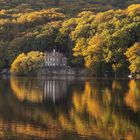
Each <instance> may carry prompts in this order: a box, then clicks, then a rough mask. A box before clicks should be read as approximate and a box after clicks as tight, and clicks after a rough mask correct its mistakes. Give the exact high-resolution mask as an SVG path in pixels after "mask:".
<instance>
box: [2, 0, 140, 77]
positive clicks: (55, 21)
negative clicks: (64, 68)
mask: <svg viewBox="0 0 140 140" xmlns="http://www.w3.org/2000/svg"><path fill="white" fill-rule="evenodd" d="M139 3H140V1H139V0H135V1H134V0H123V1H121V0H67V1H65V0H51V1H50V0H0V69H3V68H9V69H10V67H11V66H12V68H11V69H12V70H13V71H20V69H21V67H22V68H23V67H27V68H28V67H30V65H31V61H30V60H29V59H27V58H26V59H25V56H26V54H27V53H31V54H32V55H34V56H35V57H36V59H35V61H39V63H42V59H41V57H43V54H42V52H45V51H50V50H51V49H52V48H53V47H54V46H57V48H58V50H60V51H61V52H63V53H64V54H65V55H66V57H67V58H68V64H69V65H70V66H71V67H82V68H83V67H84V68H87V69H89V70H90V71H91V73H92V75H94V76H103V75H104V74H105V73H106V74H108V75H109V76H125V75H127V74H130V73H132V74H133V75H135V76H136V77H138V78H139V77H140V4H139ZM38 56H39V59H38ZM14 62H15V63H14ZM23 62H24V64H22V63H23ZM29 62H30V64H29ZM37 64H38V63H37ZM36 68H38V67H36ZM17 69H18V70H17ZM25 69H26V68H25Z"/></svg>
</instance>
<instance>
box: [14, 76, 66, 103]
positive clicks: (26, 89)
mask: <svg viewBox="0 0 140 140" xmlns="http://www.w3.org/2000/svg"><path fill="white" fill-rule="evenodd" d="M11 88H12V90H13V93H14V94H16V97H17V98H18V99H19V100H20V101H29V102H32V103H42V102H43V101H44V100H46V98H48V99H50V100H53V102H55V101H56V100H58V99H59V98H63V96H64V95H65V94H66V93H67V89H68V82H67V81H63V80H46V79H44V80H40V79H38V80H36V79H28V78H22V79H20V78H15V77H12V78H11Z"/></svg>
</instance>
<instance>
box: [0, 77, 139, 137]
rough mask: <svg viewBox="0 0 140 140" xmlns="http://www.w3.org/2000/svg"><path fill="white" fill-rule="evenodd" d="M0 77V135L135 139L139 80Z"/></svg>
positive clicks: (137, 127) (137, 122)
mask: <svg viewBox="0 0 140 140" xmlns="http://www.w3.org/2000/svg"><path fill="white" fill-rule="evenodd" d="M0 82H1V84H0V138H2V139H7V138H10V139H38V140H40V139H55V140H59V139H60V140H67V139H76V140H81V139H85V140H91V139H97V140H98V139H99V140H100V139H105V140H112V139H114V140H120V139H125V140H139V139H140V92H139V91H140V82H139V81H134V80H131V81H127V80H91V81H89V80H72V79H71V80H67V79H65V80H64V79H63V80H58V79H57V80H54V79H34V78H31V79H28V78H15V77H13V78H11V79H5V80H4V79H1V80H0Z"/></svg>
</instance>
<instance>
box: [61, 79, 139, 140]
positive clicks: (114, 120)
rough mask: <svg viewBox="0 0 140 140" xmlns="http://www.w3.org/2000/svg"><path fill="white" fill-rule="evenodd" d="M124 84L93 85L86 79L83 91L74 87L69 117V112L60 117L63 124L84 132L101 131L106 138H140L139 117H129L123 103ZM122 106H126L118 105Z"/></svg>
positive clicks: (102, 136) (68, 127) (87, 134)
mask: <svg viewBox="0 0 140 140" xmlns="http://www.w3.org/2000/svg"><path fill="white" fill-rule="evenodd" d="M120 85H121V84H120V82H116V81H114V82H112V88H108V87H107V85H106V86H104V87H102V86H101V85H95V83H94V84H93V87H92V85H91V83H89V82H86V84H85V90H84V91H83V92H82V94H79V93H78V91H74V94H73V98H72V99H73V100H72V101H73V107H72V109H71V112H70V113H69V115H70V116H69V119H68V118H67V117H65V115H61V116H60V118H59V120H60V122H61V124H62V126H63V128H65V129H68V130H71V131H73V130H74V131H76V132H77V133H78V134H80V135H84V136H92V135H97V136H98V137H99V138H105V139H122V138H126V139H130V138H131V139H139V138H140V126H139V124H138V125H137V124H136V123H134V121H135V120H130V118H128V117H127V115H128V114H127V113H128V112H127V108H126V107H125V104H124V103H123V96H124V95H121V96H120V94H119V93H121V94H123V88H124V87H123V86H122V87H121V86H120ZM125 88H126V87H125ZM101 89H102V90H101ZM101 91H102V92H101ZM114 94H116V95H114ZM117 94H119V97H118V95H117ZM114 98H115V99H114ZM114 101H115V102H114ZM116 104H117V105H116ZM118 106H120V107H122V110H121V109H118V108H116V107H118ZM125 111H126V114H125ZM132 115H134V114H132ZM83 117H85V118H83ZM133 119H135V118H133Z"/></svg>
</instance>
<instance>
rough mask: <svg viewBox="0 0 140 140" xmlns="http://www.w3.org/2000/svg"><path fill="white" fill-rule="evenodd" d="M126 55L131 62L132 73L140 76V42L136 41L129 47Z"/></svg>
mask: <svg viewBox="0 0 140 140" xmlns="http://www.w3.org/2000/svg"><path fill="white" fill-rule="evenodd" d="M125 55H126V56H127V58H128V61H129V63H130V66H129V69H130V72H131V73H132V74H135V75H137V76H138V77H139V76H140V42H136V43H135V44H134V45H133V46H132V47H130V48H129V49H127V51H126V53H125Z"/></svg>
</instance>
